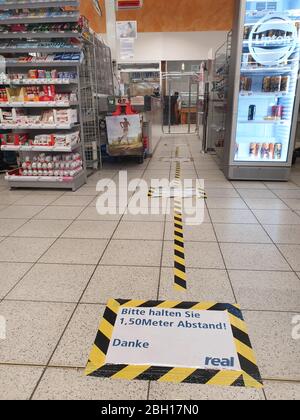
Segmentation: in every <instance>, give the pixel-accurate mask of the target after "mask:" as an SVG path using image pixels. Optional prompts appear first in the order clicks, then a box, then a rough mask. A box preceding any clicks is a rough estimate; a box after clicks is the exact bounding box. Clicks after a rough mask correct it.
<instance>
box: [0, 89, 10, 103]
mask: <svg viewBox="0 0 300 420" xmlns="http://www.w3.org/2000/svg"><path fill="white" fill-rule="evenodd" d="M0 102H8V96H7V91H6V89H5V88H0Z"/></svg>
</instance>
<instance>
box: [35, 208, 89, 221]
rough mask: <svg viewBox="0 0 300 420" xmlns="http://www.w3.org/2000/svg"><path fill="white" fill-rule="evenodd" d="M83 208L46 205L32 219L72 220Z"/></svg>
mask: <svg viewBox="0 0 300 420" xmlns="http://www.w3.org/2000/svg"><path fill="white" fill-rule="evenodd" d="M83 210H84V207H71V206H67V207H64V206H48V207H46V208H45V210H43V211H42V212H41V213H39V214H38V215H37V216H35V217H34V219H38V220H74V219H76V218H77V217H78V216H79V215H80V213H82V211H83Z"/></svg>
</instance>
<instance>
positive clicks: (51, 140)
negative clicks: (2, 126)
mask: <svg viewBox="0 0 300 420" xmlns="http://www.w3.org/2000/svg"><path fill="white" fill-rule="evenodd" d="M0 140H1V145H2V146H3V145H4V146H10V145H11V146H33V148H34V146H39V147H40V146H45V147H54V148H55V147H72V146H75V145H77V144H79V143H80V133H79V131H73V132H71V133H53V134H38V135H36V136H32V135H29V134H28V133H21V134H19V133H18V134H16V133H7V134H0Z"/></svg>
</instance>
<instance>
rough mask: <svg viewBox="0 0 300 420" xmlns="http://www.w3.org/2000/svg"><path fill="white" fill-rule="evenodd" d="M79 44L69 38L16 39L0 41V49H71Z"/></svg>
mask: <svg viewBox="0 0 300 420" xmlns="http://www.w3.org/2000/svg"><path fill="white" fill-rule="evenodd" d="M78 46H79V42H78V41H77V40H76V39H74V40H73V39H71V40H69V41H61V40H57V41H27V42H23V41H18V40H12V41H2V42H0V51H1V50H5V49H24V51H26V50H30V49H47V48H49V49H51V48H52V49H53V48H61V49H69V48H70V49H71V48H76V47H78Z"/></svg>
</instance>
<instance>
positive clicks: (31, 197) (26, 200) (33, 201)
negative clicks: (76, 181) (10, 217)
mask: <svg viewBox="0 0 300 420" xmlns="http://www.w3.org/2000/svg"><path fill="white" fill-rule="evenodd" d="M60 196H61V194H60V193H58V194H57V195H49V194H45V195H41V194H27V195H25V197H22V198H19V199H18V200H17V201H16V202H15V203H14V204H15V206H48V205H49V204H51V203H53V201H55V200H57V199H58V198H59V197H60Z"/></svg>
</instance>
